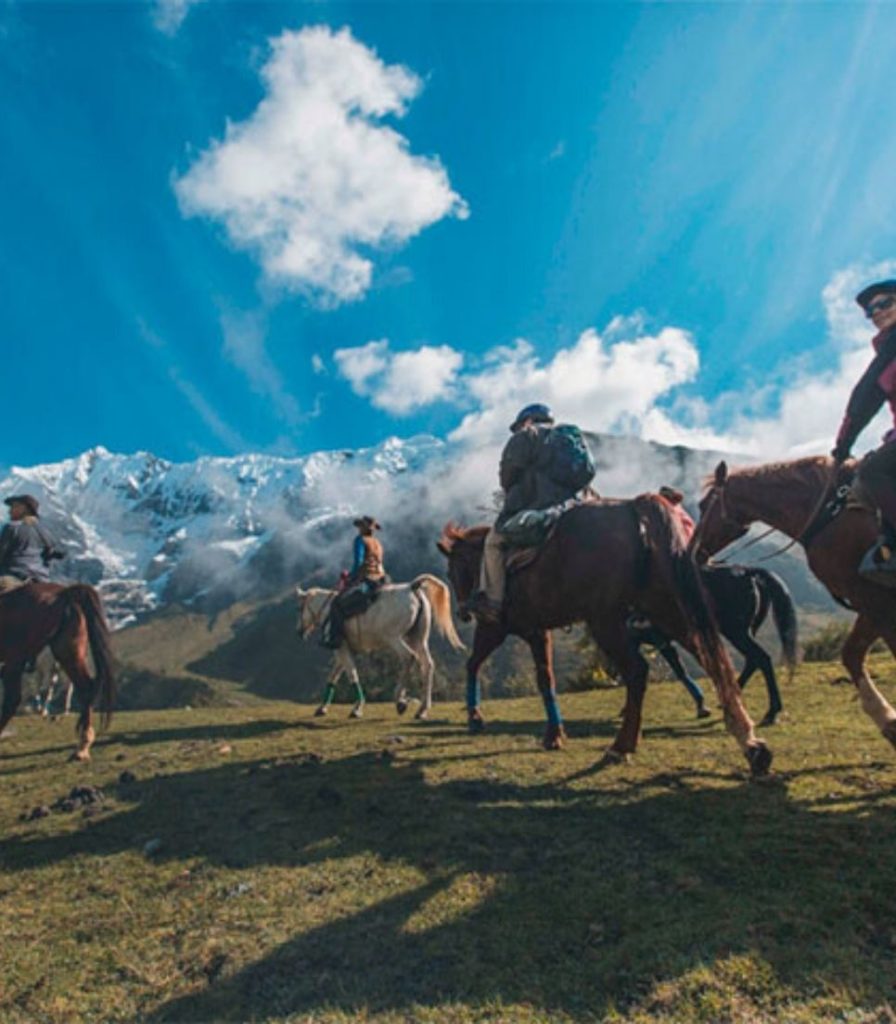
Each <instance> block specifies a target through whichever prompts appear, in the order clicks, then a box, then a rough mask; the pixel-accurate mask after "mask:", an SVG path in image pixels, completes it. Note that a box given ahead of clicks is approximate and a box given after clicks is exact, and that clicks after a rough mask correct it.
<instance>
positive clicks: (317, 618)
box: [300, 590, 338, 640]
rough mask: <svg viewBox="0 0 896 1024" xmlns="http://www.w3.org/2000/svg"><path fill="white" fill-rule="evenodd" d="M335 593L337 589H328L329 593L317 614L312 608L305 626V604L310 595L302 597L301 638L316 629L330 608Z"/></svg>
mask: <svg viewBox="0 0 896 1024" xmlns="http://www.w3.org/2000/svg"><path fill="white" fill-rule="evenodd" d="M337 594H338V591H337V590H332V591H330V593H329V594H328V595H327V599H326V601H324V602H323V604H322V605H321V606H320V610H319V611H318V612H317V614H315V613H314V609H313V608H312V610H311V622H310V623H309V625H307V626H306V625H305V604H306V602H307V600H308V598H309V597H310V596H311V595H310V594H306V595H305V596H304V597H303V598H302V611H301V616H302V630H301V634H300V635H301V637H302V639H303V640H304V639H305V637H306V636H311V634H312V633H313V632H314V631H315V630H316V629H317V627H318V626H319V625H320V624H321V623H322V622H323V621H324V619H325V618H326V616H327V612H328V611H329V610H330V605H331V604H332V603H333V602H334V601H335V600H336V595H337Z"/></svg>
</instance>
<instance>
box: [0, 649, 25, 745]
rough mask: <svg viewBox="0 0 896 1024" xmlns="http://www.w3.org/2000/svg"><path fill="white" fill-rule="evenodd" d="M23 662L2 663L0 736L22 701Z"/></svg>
mask: <svg viewBox="0 0 896 1024" xmlns="http://www.w3.org/2000/svg"><path fill="white" fill-rule="evenodd" d="M24 668H25V666H24V664H17V665H4V666H3V670H2V671H0V679H2V680H3V704H2V705H0V738H2V737H3V731H4V730H5V729H6V727H7V725H9V722H10V720H11V719H12V717H13V715H14V714H15V713H16V711H18V710H19V704H21V703H22V672H23V670H24Z"/></svg>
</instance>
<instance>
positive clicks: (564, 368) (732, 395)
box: [335, 260, 896, 458]
mask: <svg viewBox="0 0 896 1024" xmlns="http://www.w3.org/2000/svg"><path fill="white" fill-rule="evenodd" d="M893 276H896V260H893V261H887V262H883V263H877V264H874V265H871V266H866V265H856V266H853V267H848V268H846V269H844V270H841V271H839V272H838V273H836V274H835V275H834V276H833V277H832V278H831V280H830V282H829V283H828V284H827V286H826V287H825V288H824V290H823V293H822V302H823V304H824V309H825V313H826V318H827V337H826V338H819V345H823V346H824V349H825V352H827V353H831V358H830V359H829V360H828V363H827V365H826V366H824V367H823V368H822V369H810V368H808V365H809V362H810V360H808V359H807V358H806V357H805V354H804V355H803V356H801V357H799V358H795V359H792V360H791V361H790V363H789V364H788V363H786V362H785V363H784V364H782V365H780V366H777V367H772V368H770V372H769V374H768V376H767V379H766V381H764V382H761V383H760V384H759V385H757V384H756V383H755V382H753V381H751V380H749V379H746V378H745V379H744V380H743V383H742V385H741V386H740V387H739V388H738V390H737V391H732V392H728V393H725V394H722V395H719V396H717V397H715V398H713V399H711V400H705V399H702V398H700V397H694V396H693V395H691V394H690V393H687V392H683V391H682V390H681V389H682V387H683V386H684V385H688V384H698V383H699V381H698V371H699V368H700V359H699V353H698V349H697V344H696V341H695V339H694V338H693V336H692V335H691V334H689V333H688V332H687V331H684V330H682V329H681V328H677V327H664V328H662V329H661V330H658V331H655V332H651V331H648V330H647V329H646V327H645V324H644V321H643V318H641V317H628V318H624V317H617V318H615V319H614V320H612V321H611V322H610V323H609V324H608V325H607V327H606V328H605V329H604V330H603V332H598V331H597V330H595V329H594V328H589V329H588V330H586V331H584V332H583V333H582V334H581V335H580V336H579V338H578V339H577V340H576V341H575V343H574V344H572V345H570V346H568V347H567V348H561V349H560V350H559V351H557V352H556V353H555V354H554V355H553V356H552V357H551V358H550V359H544V358H542V357H541V356H540V355H539V354H538V353H537V352H536V350H535V348H534V346H533V345H532V344H531V343H530V342H529V341H526V340H524V339H519V340H517V341H516V342H515V343H514V344H513V345H510V346H501V347H498V348H495V349H493V350H492V351H491V352H489V353H487V355H486V356H485V357H484V358H483V359H481V360H480V361H479V363H478V364H475V363H473V362H472V360H467V365H468V366H469V369H467V370H466V372H462V369H463V361H464V357H463V355H462V354H461V353H460V352H457V351H455V350H454V349H451V348H448V347H447V346H442V347H441V348H433V347H430V346H425V347H423V348H421V349H419V350H417V351H416V352H402V353H399V354H393V353H392V352H390V350H389V342H388V341H386V340H380V341H372V342H369V343H368V344H367V345H364V346H361V347H359V348H354V349H342V350H340V351H338V352H337V353H336V354H335V355H336V361H337V364H338V368H339V372H340V373H341V375H342V376H343V377H345V378H346V379H347V380H348V381H349V383H350V384H351V386H352V389H353V390H354V391H355V392H356V394H359V395H364V396H366V397H368V398H370V400H371V402H372V404H374V405H376V406H377V407H378V408H381V409H384V410H386V411H387V412H392V413H395V414H399V415H401V414H406V413H409V412H412V411H414V410H416V409H418V408H421V407H422V406H424V405H426V404H428V403H429V402H431V401H435V400H437V399H446V398H447V399H450V400H452V401H454V402H456V404H457V405H458V407H459V408H460V409H463V408H467V409H469V410H470V411H468V412H466V413H465V414H464V415H463V417H462V419H461V422H460V424H459V425H458V426H457V427H456V429H455V430H454V431H453V433H452V435H451V437H452V439H454V440H458V441H463V442H469V443H471V444H474V445H480V444H489V443H491V442H494V441H497V440H500V439H502V438H504V437H506V436H507V428H508V425H509V424H510V423H511V421H512V420H513V418H514V416H515V415H516V413H517V411H518V410H519V409H520V408H521V407H522V406H523V405H527V404H529V403H530V402H536V401H537V402H545V403H546V404H548V405H550V406H551V407H552V409H553V410H554V413H555V415H556V416H557V417H558V419H560V420H563V421H569V422H574V423H578V424H579V425H580V426H582V427H583V428H585V429H587V430H593V431H601V432H608V433H617V434H630V435H634V436H637V437H641V438H645V439H649V440H654V441H659V442H662V443H664V444H683V445H688V446H691V447H695V448H709V449H715V450H718V451H725V452H732V453H735V454H742V455H754V456H757V457H760V458H787V457H795V456H799V455H803V454H810V453H816V452H818V453H822V452H827V451H828V450H830V448H831V447H832V445H833V441H834V437H835V435H836V433H837V429H838V427H839V423H840V417H841V416H842V414H843V412H844V410H845V408H846V403H847V400H848V398H849V394H850V391H851V389H852V388H853V386H854V385H855V383H856V381H858V379H859V377H860V376H861V374H862V372H863V371H864V369H865V367H866V366H867V365H868V362H869V361H870V359H871V355H872V352H871V348H870V345H869V340H870V336H871V331H870V329H869V327H868V325H867V323H866V322H865V320H864V319H863V317H862V314H861V311H860V310H859V309H858V307H857V306H856V304H855V299H854V296H855V294H856V293H857V292H858V291H859V289H860V288H861V287H862V286H863V285H864V284H866V283H867V282H868V281H871V280H874V279H876V278H878V279H879V278H885V277H893ZM782 381H784V382H785V383H783V384H782V383H781V382H782ZM888 419H889V412H888V411H887V410H886V408H885V409H884V410H883V411H882V412H881V413H880V414H879V416H878V418H877V419H876V420H875V422H874V423H872V424H871V425H870V426H869V427H868V428H867V429H866V431H865V432H864V433H863V436H862V439H861V442H860V443H859V445H858V446H857V448H858V450H859V451H862V450H865V449H867V448H869V447H872V446H874V445H876V444H877V443H879V438H880V435H881V434H882V433H883V431H884V430H885V429H886V428H887V426H888Z"/></svg>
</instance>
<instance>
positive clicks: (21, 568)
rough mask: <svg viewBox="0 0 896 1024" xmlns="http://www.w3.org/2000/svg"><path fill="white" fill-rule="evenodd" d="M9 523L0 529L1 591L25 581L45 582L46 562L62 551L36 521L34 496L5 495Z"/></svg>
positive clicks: (20, 584) (47, 569)
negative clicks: (7, 496) (6, 496)
mask: <svg viewBox="0 0 896 1024" xmlns="http://www.w3.org/2000/svg"><path fill="white" fill-rule="evenodd" d="M4 504H6V505H8V506H9V522H8V523H7V524H6V525H5V526H4V527H3V529H2V530H0V594H2V593H5V592H6V591H9V590H14V589H15V588H16V587H21V586H22V585H23V584H25V583H31V582H37V583H47V582H49V579H50V571H49V565H50V562H51V561H52V560H53V559H55V558H65V551H64V550H63V549H62V548H61V547H60V546H59V545H58V544H57V543H56V541H55V539H54V538H53V537H52V536H51V534H50V533H49V532H48V531H47V529H46V527H45V526H43V524H41V523H40V522H39V517H38V508H39V504H38V501H37V498H35V497H33V496H32V495H30V494H15V495H12V496H11V497H9V498H4Z"/></svg>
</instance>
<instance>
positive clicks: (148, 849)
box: [143, 837, 164, 857]
mask: <svg viewBox="0 0 896 1024" xmlns="http://www.w3.org/2000/svg"><path fill="white" fill-rule="evenodd" d="M163 846H164V843H163V842H162V840H161V839H159V838H158V837H154V838H152V839H149V840H147V841H146V842H145V843H144V844H143V855H144V856H145V857H155V856H156V854H157V853H161V851H162V847H163Z"/></svg>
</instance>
